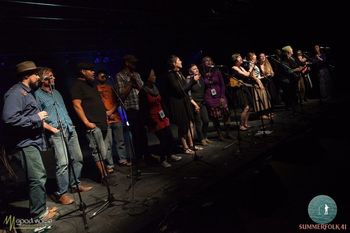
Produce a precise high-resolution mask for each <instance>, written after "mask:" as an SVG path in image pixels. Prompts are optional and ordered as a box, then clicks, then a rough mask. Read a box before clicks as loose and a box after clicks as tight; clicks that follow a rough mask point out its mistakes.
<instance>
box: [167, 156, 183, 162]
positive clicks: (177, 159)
mask: <svg viewBox="0 0 350 233" xmlns="http://www.w3.org/2000/svg"><path fill="white" fill-rule="evenodd" d="M170 158H171V160H173V161H179V160H181V159H182V157H181V156H178V155H170Z"/></svg>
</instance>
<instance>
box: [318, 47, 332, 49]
mask: <svg viewBox="0 0 350 233" xmlns="http://www.w3.org/2000/svg"><path fill="white" fill-rule="evenodd" d="M320 49H331V47H328V46H320Z"/></svg>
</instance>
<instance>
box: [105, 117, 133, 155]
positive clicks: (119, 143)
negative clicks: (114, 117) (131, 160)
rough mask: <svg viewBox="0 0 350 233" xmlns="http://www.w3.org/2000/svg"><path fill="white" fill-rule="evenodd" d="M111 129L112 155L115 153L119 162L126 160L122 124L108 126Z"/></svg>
mask: <svg viewBox="0 0 350 233" xmlns="http://www.w3.org/2000/svg"><path fill="white" fill-rule="evenodd" d="M110 127H111V129H112V134H111V137H112V151H111V152H112V153H113V152H117V154H118V157H119V161H120V160H126V159H128V156H127V151H126V145H125V140H124V132H123V125H122V123H112V124H110ZM107 157H108V156H107Z"/></svg>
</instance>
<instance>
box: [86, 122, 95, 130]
mask: <svg viewBox="0 0 350 233" xmlns="http://www.w3.org/2000/svg"><path fill="white" fill-rule="evenodd" d="M85 126H86V128H88V129H94V128H96V125H95V123H91V122H88V123H86V124H85Z"/></svg>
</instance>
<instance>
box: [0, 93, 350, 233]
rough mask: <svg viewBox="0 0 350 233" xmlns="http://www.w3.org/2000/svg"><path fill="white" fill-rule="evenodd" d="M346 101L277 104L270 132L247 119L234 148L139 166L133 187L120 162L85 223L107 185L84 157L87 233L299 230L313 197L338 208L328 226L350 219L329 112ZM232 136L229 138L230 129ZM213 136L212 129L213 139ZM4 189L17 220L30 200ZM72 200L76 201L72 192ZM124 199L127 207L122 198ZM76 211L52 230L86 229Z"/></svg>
mask: <svg viewBox="0 0 350 233" xmlns="http://www.w3.org/2000/svg"><path fill="white" fill-rule="evenodd" d="M346 102H347V100H346V99H343V98H341V99H340V100H338V101H336V102H333V103H322V104H320V103H319V101H318V100H312V101H309V102H307V103H305V104H304V105H303V112H302V113H298V114H297V115H296V116H292V115H291V112H290V111H286V110H284V109H283V108H279V109H277V110H276V114H277V117H276V119H275V121H274V124H273V125H272V128H271V125H270V124H269V122H268V121H265V123H266V126H267V127H268V129H269V130H272V131H273V132H272V133H271V134H269V135H262V136H256V135H255V134H256V132H257V131H258V130H259V127H260V126H261V122H260V121H259V120H254V121H252V122H251V124H252V126H253V127H252V128H251V129H250V130H249V131H248V132H242V140H241V147H240V151H241V152H240V153H237V148H238V145H237V139H235V140H233V145H232V146H229V145H230V143H232V141H229V140H227V141H225V142H218V141H215V143H214V144H212V145H209V146H208V147H207V148H205V149H204V150H202V151H199V152H198V153H200V154H201V155H203V156H204V158H203V159H201V160H198V161H193V160H192V158H191V157H190V156H188V155H183V160H182V161H179V162H177V163H173V165H174V166H173V167H172V168H169V169H164V168H161V167H160V166H159V164H157V163H153V164H152V163H147V164H144V163H141V164H140V166H139V168H140V169H141V170H142V172H143V174H142V176H141V177H140V179H137V180H135V179H134V181H135V184H134V186H131V189H130V184H131V183H130V179H129V178H128V174H129V169H128V168H119V169H118V172H117V173H114V174H113V175H112V179H111V180H112V184H111V192H112V193H113V194H114V198H115V199H118V201H115V202H112V205H111V206H109V207H108V208H107V209H105V210H104V211H103V212H102V213H100V214H98V215H97V216H96V217H94V218H92V219H90V218H89V217H90V216H91V214H92V213H93V212H95V211H96V210H97V209H96V208H98V207H100V206H101V205H100V204H97V203H98V202H99V201H103V200H104V198H106V195H107V191H106V188H105V187H104V186H102V185H100V184H98V183H96V182H95V181H94V179H95V177H94V175H92V172H91V171H92V170H93V168H92V169H91V170H90V168H89V164H88V162H87V164H85V167H84V170H83V182H85V183H88V184H90V185H92V186H94V189H93V190H92V191H90V192H87V193H82V199H83V202H84V203H85V204H87V205H88V207H87V209H86V211H87V215H86V217H87V226H88V227H89V229H88V230H86V232H249V233H250V232H251V233H253V232H286V233H288V232H299V230H298V229H299V227H300V224H313V221H312V220H311V219H310V218H309V216H308V204H309V202H310V200H311V199H312V198H313V197H315V196H317V195H321V194H324V195H328V196H330V197H332V198H333V199H334V200H335V202H336V204H337V207H338V213H337V216H336V217H335V219H334V220H333V221H332V223H334V224H349V222H348V219H349V218H348V217H349V216H350V215H349V214H350V213H349V210H350V208H349V207H350V206H349V201H348V197H349V195H350V193H349V191H348V189H347V188H346V184H347V177H349V169H348V168H347V167H348V161H349V159H348V157H347V156H348V155H349V154H350V153H349V148H348V145H347V144H348V142H349V136H348V135H347V134H346V132H348V131H349V125H348V124H343V125H340V122H344V121H340V120H339V117H341V115H342V113H341V112H340V111H337V109H339V108H340V107H341V106H344V104H345V103H346ZM335 121H336V122H338V123H337V124H333V123H332V122H335ZM233 128H234V126H233ZM232 133H233V134H234V135H236V133H237V130H236V129H233V130H232ZM215 134H216V133H214V132H212V133H211V134H210V135H212V138H213V140H215ZM149 136H150V137H149V139H150V140H149V143H150V146H151V147H152V148H155V149H156V147H157V141H155V140H154V138H153V136H152V135H149ZM227 146H228V148H227ZM47 162H48V161H46V163H47ZM147 173H152V174H147ZM153 173H155V174H153ZM52 181H53V180H49V182H48V183H49V184H50V182H52ZM22 184H23V183H22ZM2 187H3V188H2V189H3V191H2V194H5V195H3V197H2V198H4V199H3V201H4V202H3V203H2V208H6V209H2V212H1V215H2V217H3V216H5V215H8V214H13V215H15V216H17V218H18V217H19V216H21V214H23V212H24V211H26V210H25V209H24V208H27V205H28V202H27V201H26V199H25V196H24V195H23V192H21V190H22V191H23V186H22V185H18V184H17V185H14V184H11V183H6V185H5V186H2ZM48 189H50V187H48ZM133 192H134V195H133ZM74 198H75V201H76V203H78V204H79V199H78V196H77V194H74ZM132 200H134V202H133V203H134V205H133V206H132V205H130V204H126V202H129V201H132ZM6 204H8V206H7V205H6ZM48 205H49V206H57V207H58V208H59V213H60V214H62V215H64V214H65V213H67V212H69V211H71V210H75V209H77V208H78V206H77V205H76V204H73V205H70V206H63V205H59V204H56V203H54V202H53V201H52V200H51V199H50V197H49V196H48ZM90 205H92V206H90ZM134 207H136V208H134ZM81 214H82V212H81V211H76V212H74V213H71V214H69V215H67V216H65V217H62V218H60V219H58V220H55V221H54V222H53V227H52V229H51V230H50V232H84V224H83V217H82V215H81ZM347 227H349V225H347ZM22 232H29V231H28V230H22ZM344 232H345V231H344Z"/></svg>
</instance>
